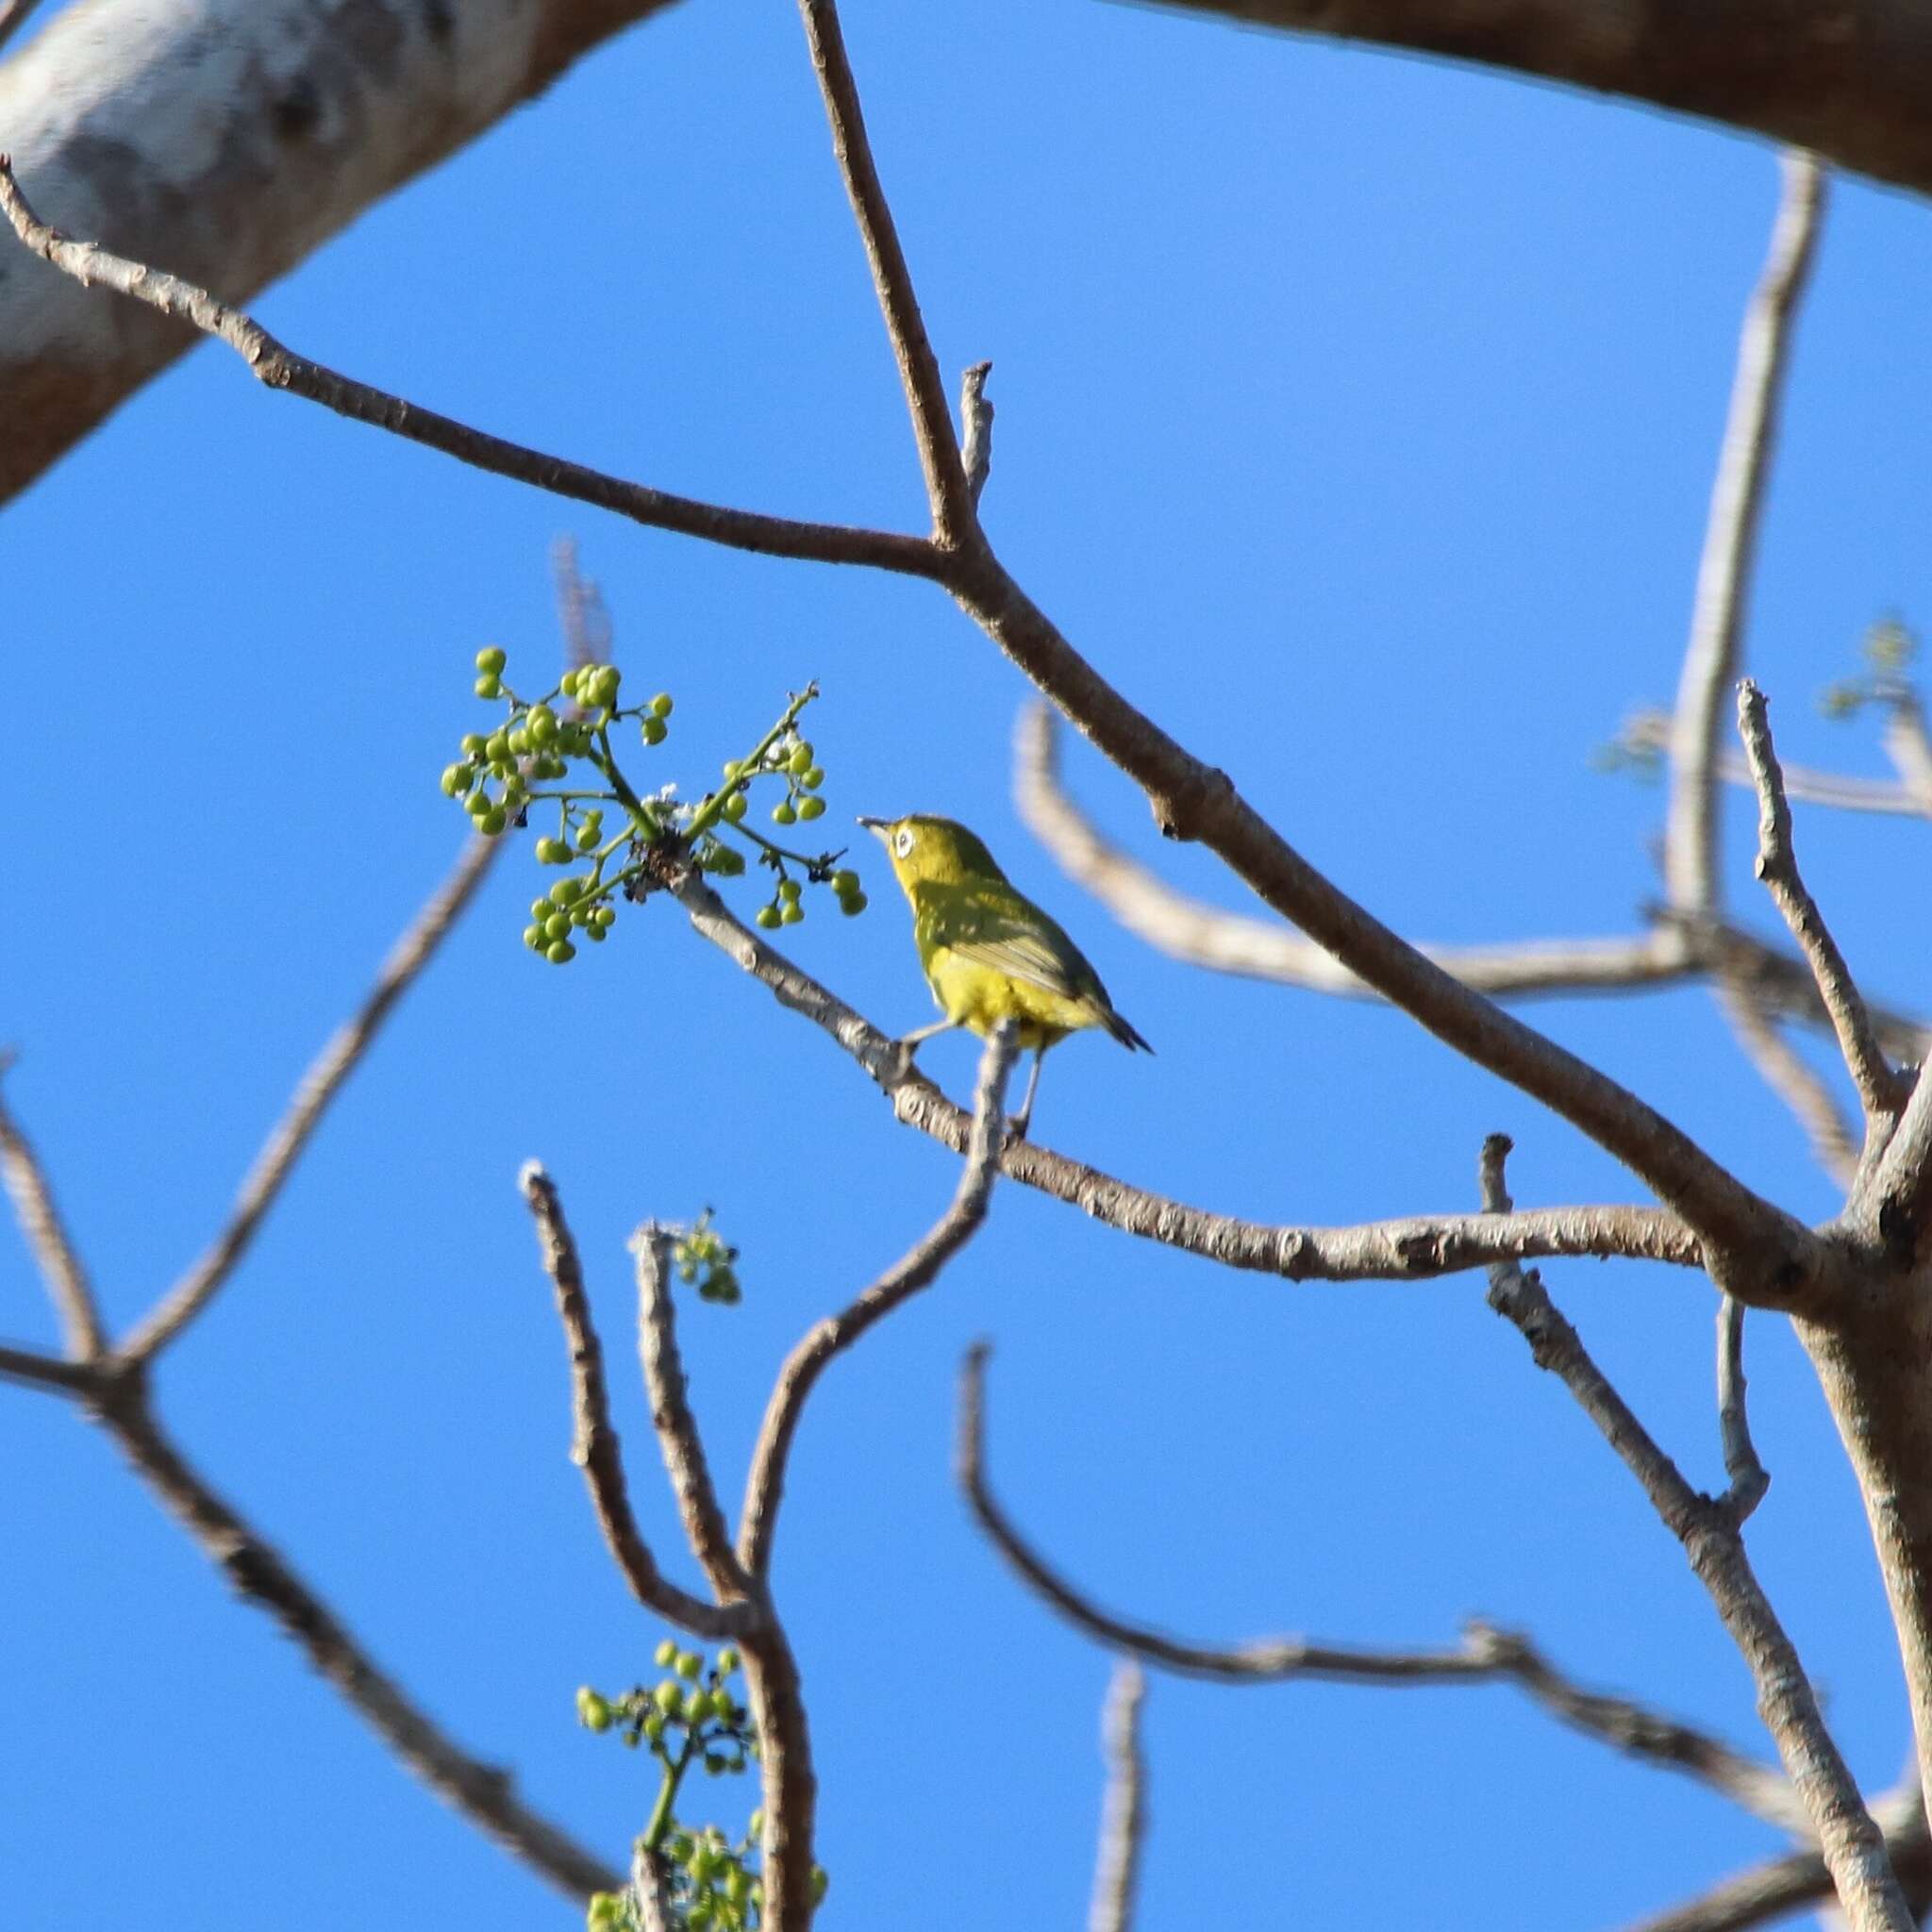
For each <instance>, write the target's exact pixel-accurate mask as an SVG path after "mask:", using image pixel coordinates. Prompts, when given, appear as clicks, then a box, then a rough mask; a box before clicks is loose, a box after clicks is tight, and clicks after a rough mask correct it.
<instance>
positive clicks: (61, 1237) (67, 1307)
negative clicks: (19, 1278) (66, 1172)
mask: <svg viewBox="0 0 1932 1932" xmlns="http://www.w3.org/2000/svg"><path fill="white" fill-rule="evenodd" d="M12 1064H13V1056H12V1054H11V1053H8V1052H0V1181H4V1182H5V1183H6V1187H7V1191H8V1195H9V1196H10V1197H11V1198H12V1201H13V1213H14V1218H15V1220H17V1221H18V1222H19V1223H20V1231H21V1233H22V1234H23V1235H24V1236H25V1239H26V1244H27V1248H28V1250H29V1252H30V1253H31V1254H32V1255H33V1257H34V1262H35V1264H36V1266H37V1267H38V1268H39V1269H40V1272H41V1279H42V1281H43V1282H45V1283H46V1287H47V1294H48V1297H49V1298H50V1299H51V1300H52V1302H53V1304H54V1310H55V1312H56V1313H57V1314H58V1316H59V1318H60V1326H61V1328H62V1330H63V1331H64V1332H65V1334H66V1337H67V1353H68V1355H69V1357H71V1358H72V1359H73V1360H75V1361H79V1362H91V1361H97V1360H98V1359H99V1358H100V1357H101V1355H102V1354H103V1353H104V1352H105V1350H106V1348H107V1346H108V1333H107V1330H106V1329H105V1328H104V1327H103V1326H102V1324H101V1311H100V1308H99V1307H98V1306H97V1305H96V1304H95V1301H94V1291H93V1286H92V1283H91V1282H90V1281H89V1280H88V1277H87V1269H86V1268H85V1267H84V1266H83V1265H82V1263H81V1258H80V1251H79V1250H78V1249H77V1248H76V1247H75V1244H74V1238H73V1237H72V1236H71V1235H70V1234H69V1233H68V1232H67V1224H66V1223H64V1222H63V1221H62V1220H61V1219H60V1209H59V1208H58V1206H57V1205H56V1204H55V1200H54V1187H53V1183H52V1182H51V1181H50V1180H49V1179H48V1178H47V1172H46V1169H45V1168H43V1167H42V1165H41V1158H40V1156H39V1155H38V1154H36V1153H35V1152H34V1146H33V1142H32V1141H29V1140H28V1139H27V1137H26V1135H25V1132H24V1131H23V1129H22V1128H21V1126H20V1124H19V1123H18V1122H17V1121H15V1119H14V1118H13V1115H12V1113H11V1112H10V1111H9V1110H8V1106H7V1091H6V1080H7V1074H8V1070H9V1069H10V1068H11V1066H12Z"/></svg>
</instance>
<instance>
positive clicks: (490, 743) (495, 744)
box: [483, 730, 510, 765]
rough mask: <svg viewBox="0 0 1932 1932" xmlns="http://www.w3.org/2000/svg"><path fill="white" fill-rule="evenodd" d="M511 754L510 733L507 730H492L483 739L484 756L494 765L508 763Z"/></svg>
mask: <svg viewBox="0 0 1932 1932" xmlns="http://www.w3.org/2000/svg"><path fill="white" fill-rule="evenodd" d="M509 755H510V753H509V733H508V731H507V730H503V731H492V732H491V734H490V736H489V737H488V738H487V739H485V740H484V741H483V756H484V757H485V758H488V759H489V760H490V762H491V764H492V765H503V764H508V762H509Z"/></svg>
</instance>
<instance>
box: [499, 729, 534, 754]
mask: <svg viewBox="0 0 1932 1932" xmlns="http://www.w3.org/2000/svg"><path fill="white" fill-rule="evenodd" d="M503 741H504V745H505V747H506V749H507V750H508V752H509V755H510V757H511V758H522V757H523V756H524V755H525V753H526V752H527V751H528V750H529V749H530V734H529V733H528V732H527V731H525V729H524V727H523V726H522V725H521V724H518V725H515V726H513V727H512V728H511V729H510V730H508V731H507V732H505V733H504V739H503Z"/></svg>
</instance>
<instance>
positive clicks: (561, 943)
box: [543, 940, 577, 966]
mask: <svg viewBox="0 0 1932 1932" xmlns="http://www.w3.org/2000/svg"><path fill="white" fill-rule="evenodd" d="M576 956H577V949H576V948H575V946H574V945H572V944H571V942H570V941H568V940H552V941H550V943H549V944H548V945H547V946H545V947H544V948H543V957H544V958H546V959H548V960H549V961H550V963H551V964H552V965H553V966H567V965H568V964H569V963H570V962H571V961H572V960H573V959H575V958H576Z"/></svg>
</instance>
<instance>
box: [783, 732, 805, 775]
mask: <svg viewBox="0 0 1932 1932" xmlns="http://www.w3.org/2000/svg"><path fill="white" fill-rule="evenodd" d="M785 769H786V770H787V771H788V772H790V773H791V774H792V776H793V777H797V776H799V775H800V774H803V773H806V772H808V771H810V770H811V746H810V745H808V743H806V742H805V741H804V740H803V739H801V740H800V741H798V743H797V744H796V745H795V746H793V748H792V752H791V757H790V758H787V759H786V760H785Z"/></svg>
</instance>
